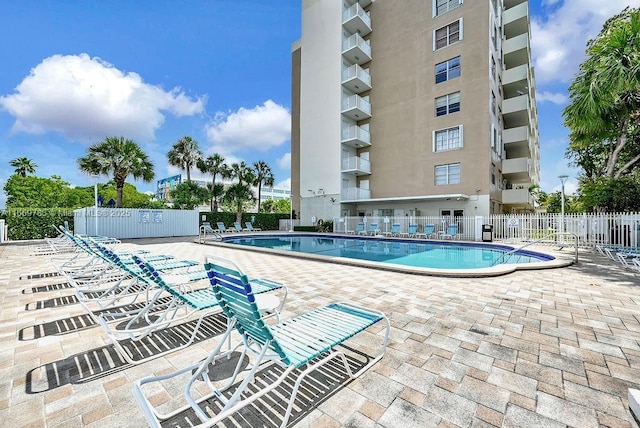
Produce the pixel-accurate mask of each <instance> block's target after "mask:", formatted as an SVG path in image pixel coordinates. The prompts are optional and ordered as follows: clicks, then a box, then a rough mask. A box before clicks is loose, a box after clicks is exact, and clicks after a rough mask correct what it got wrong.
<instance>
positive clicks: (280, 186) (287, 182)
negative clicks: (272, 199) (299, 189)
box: [273, 178, 291, 190]
mask: <svg viewBox="0 0 640 428" xmlns="http://www.w3.org/2000/svg"><path fill="white" fill-rule="evenodd" d="M273 187H276V188H278V189H287V190H291V178H287V179H286V180H282V181H281V182H279V183H276V184H275V186H273Z"/></svg>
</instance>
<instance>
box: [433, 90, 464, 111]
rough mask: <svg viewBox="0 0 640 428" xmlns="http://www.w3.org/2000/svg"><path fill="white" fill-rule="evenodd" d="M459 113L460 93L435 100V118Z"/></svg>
mask: <svg viewBox="0 0 640 428" xmlns="http://www.w3.org/2000/svg"><path fill="white" fill-rule="evenodd" d="M459 111H460V92H455V93H453V94H449V95H444V96H442V97H438V98H436V116H445V115H447V114H451V113H456V112H459Z"/></svg>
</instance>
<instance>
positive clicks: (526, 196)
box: [502, 185, 534, 208]
mask: <svg viewBox="0 0 640 428" xmlns="http://www.w3.org/2000/svg"><path fill="white" fill-rule="evenodd" d="M516 187H518V186H516ZM520 187H521V188H516V189H504V190H503V191H502V203H503V204H505V205H525V206H527V207H530V208H533V206H534V200H533V195H531V193H530V192H529V186H528V185H526V186H525V185H522V186H520Z"/></svg>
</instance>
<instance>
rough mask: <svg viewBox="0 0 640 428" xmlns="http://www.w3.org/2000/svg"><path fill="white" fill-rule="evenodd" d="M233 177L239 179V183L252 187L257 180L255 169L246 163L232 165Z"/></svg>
mask: <svg viewBox="0 0 640 428" xmlns="http://www.w3.org/2000/svg"><path fill="white" fill-rule="evenodd" d="M231 177H233V178H237V179H238V183H240V184H246V185H252V184H253V183H254V182H255V180H256V178H255V175H254V173H253V169H251V168H250V167H249V166H248V165H247V164H246V163H244V162H240V163H232V164H231Z"/></svg>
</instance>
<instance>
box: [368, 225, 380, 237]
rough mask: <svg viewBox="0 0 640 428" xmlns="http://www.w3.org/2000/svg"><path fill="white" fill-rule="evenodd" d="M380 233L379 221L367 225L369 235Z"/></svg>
mask: <svg viewBox="0 0 640 428" xmlns="http://www.w3.org/2000/svg"><path fill="white" fill-rule="evenodd" d="M379 234H380V229H379V228H378V223H371V224H370V225H369V227H367V235H370V236H375V235H379Z"/></svg>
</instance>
